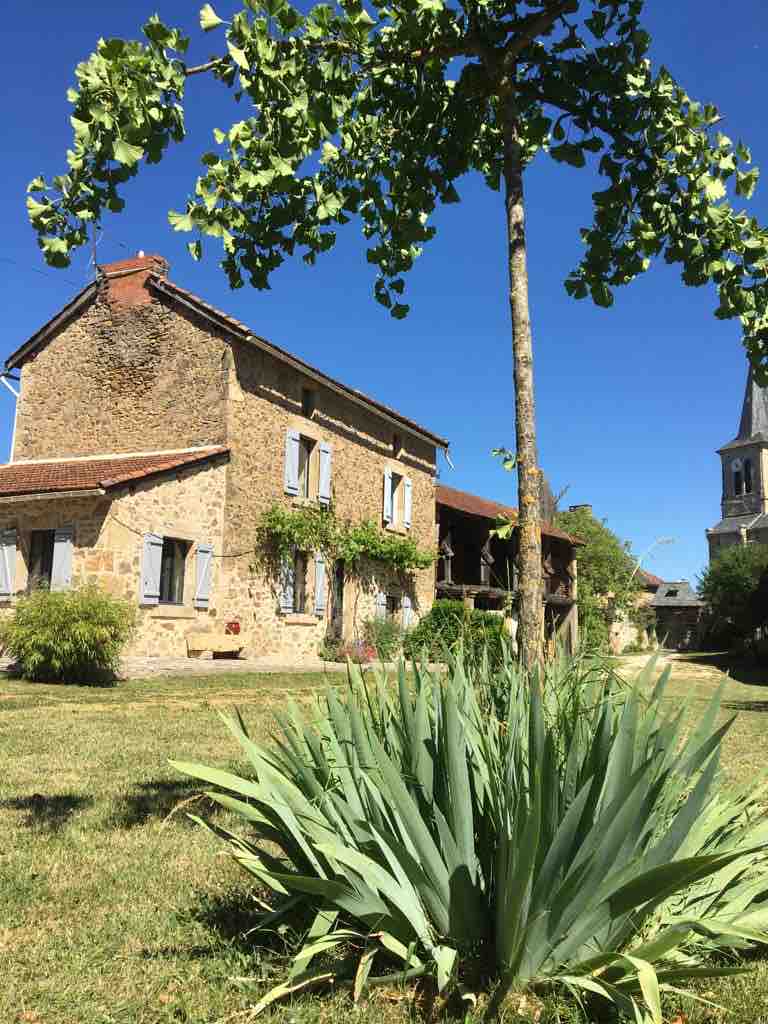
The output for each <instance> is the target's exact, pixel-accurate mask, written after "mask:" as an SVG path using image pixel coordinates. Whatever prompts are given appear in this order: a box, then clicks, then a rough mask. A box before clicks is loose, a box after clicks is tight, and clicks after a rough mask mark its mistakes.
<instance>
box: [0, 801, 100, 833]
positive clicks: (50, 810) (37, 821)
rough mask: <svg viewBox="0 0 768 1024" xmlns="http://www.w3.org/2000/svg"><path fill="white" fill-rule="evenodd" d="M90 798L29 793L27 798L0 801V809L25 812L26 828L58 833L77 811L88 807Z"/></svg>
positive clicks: (90, 802)
mask: <svg viewBox="0 0 768 1024" xmlns="http://www.w3.org/2000/svg"><path fill="white" fill-rule="evenodd" d="M92 803H93V797H92V796H80V795H79V794H77V793H56V794H49V795H47V796H45V795H44V794H43V793H31V794H30V795H29V796H16V797H11V798H10V799H8V800H0V808H7V809H8V810H12V811H25V812H26V817H25V818H24V821H23V823H24V824H25V825H26V826H27V827H28V828H43V829H46V830H47V831H49V832H58V831H59V829H61V828H63V827H64V826H65V825H66V824H67V822H68V821H69V819H70V818H71V817H72V815H73V814H75V813H76V812H77V811H80V810H82V809H83V808H85V807H90V805H91V804H92Z"/></svg>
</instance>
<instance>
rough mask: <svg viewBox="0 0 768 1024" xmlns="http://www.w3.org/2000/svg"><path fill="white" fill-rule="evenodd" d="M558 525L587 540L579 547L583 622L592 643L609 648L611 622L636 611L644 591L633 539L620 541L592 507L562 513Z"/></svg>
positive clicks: (586, 635) (578, 557)
mask: <svg viewBox="0 0 768 1024" xmlns="http://www.w3.org/2000/svg"><path fill="white" fill-rule="evenodd" d="M555 525H556V526H559V527H560V529H562V530H565V531H566V532H567V533H570V534H572V535H573V536H574V537H578V538H579V539H580V540H583V541H585V544H584V546H583V547H578V548H577V549H576V567H577V572H578V591H577V592H578V602H577V603H578V606H579V623H580V626H581V631H582V635H583V636H584V638H585V641H586V642H587V643H588V644H590V645H592V646H596V647H601V648H605V647H607V645H608V639H609V636H610V627H611V623H612V622H613V621H614V620H615V618H616V617H617V616H618V615H621V614H622V613H629V612H632V611H633V609H634V605H635V600H636V598H637V595H638V594H639V593H640V591H641V590H642V581H641V580H640V578H639V576H638V573H637V560H636V559H635V558H634V557H633V556H632V552H631V550H630V545H629V542H628V541H623V540H620V539H619V537H617V536H616V534H615V533H614V532H613V531H612V530H610V529H609V528H608V526H606V524H605V520H600V519H596V518H595V517H594V516H593V515H592V512H591V511H590V509H588V508H575V509H573V510H572V511H568V512H558V513H557V514H556V515H555Z"/></svg>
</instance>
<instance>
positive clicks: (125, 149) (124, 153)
mask: <svg viewBox="0 0 768 1024" xmlns="http://www.w3.org/2000/svg"><path fill="white" fill-rule="evenodd" d="M112 155H113V157H114V158H115V160H117V162H118V163H120V164H124V165H125V166H126V167H133V165H134V164H137V163H138V162H139V160H141V158H142V157H143V156H144V150H143V149H142V148H141V146H132V145H131V144H130V143H129V142H126V141H125V140H124V139H115V143H114V145H113V147H112Z"/></svg>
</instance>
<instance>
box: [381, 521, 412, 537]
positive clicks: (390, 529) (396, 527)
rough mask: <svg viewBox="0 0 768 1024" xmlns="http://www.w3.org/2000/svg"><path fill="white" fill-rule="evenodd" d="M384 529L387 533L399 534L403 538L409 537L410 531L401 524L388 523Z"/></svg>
mask: <svg viewBox="0 0 768 1024" xmlns="http://www.w3.org/2000/svg"><path fill="white" fill-rule="evenodd" d="M384 529H385V530H386V531H387V533H397V534H399V535H400V536H401V537H407V536H408V530H407V529H406V527H405V526H402V525H401V524H400V523H387V524H386V526H385V527H384Z"/></svg>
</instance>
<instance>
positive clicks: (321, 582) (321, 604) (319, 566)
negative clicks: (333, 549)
mask: <svg viewBox="0 0 768 1024" xmlns="http://www.w3.org/2000/svg"><path fill="white" fill-rule="evenodd" d="M325 591H326V587H325V557H324V555H323V553H322V551H317V552H315V615H319V616H323V615H325Z"/></svg>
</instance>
